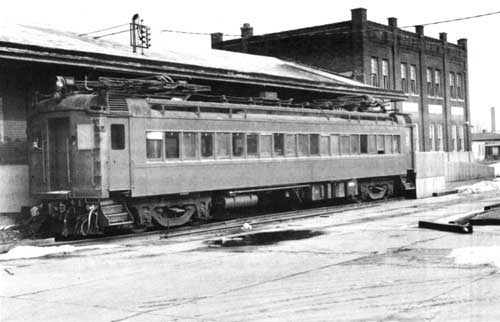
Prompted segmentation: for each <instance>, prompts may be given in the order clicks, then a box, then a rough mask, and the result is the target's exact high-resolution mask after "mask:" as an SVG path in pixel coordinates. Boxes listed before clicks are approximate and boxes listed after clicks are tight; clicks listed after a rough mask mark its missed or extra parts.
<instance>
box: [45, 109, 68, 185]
mask: <svg viewBox="0 0 500 322" xmlns="http://www.w3.org/2000/svg"><path fill="white" fill-rule="evenodd" d="M69 144H70V142H69V118H68V117H61V118H51V119H49V169H50V190H69V187H70V185H69V183H70V180H71V178H70V161H71V159H70V158H71V155H70V147H69Z"/></svg>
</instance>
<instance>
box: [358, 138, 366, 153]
mask: <svg viewBox="0 0 500 322" xmlns="http://www.w3.org/2000/svg"><path fill="white" fill-rule="evenodd" d="M359 139H360V146H359V147H360V152H361V154H367V153H368V135H366V134H361V135H360V136H359Z"/></svg>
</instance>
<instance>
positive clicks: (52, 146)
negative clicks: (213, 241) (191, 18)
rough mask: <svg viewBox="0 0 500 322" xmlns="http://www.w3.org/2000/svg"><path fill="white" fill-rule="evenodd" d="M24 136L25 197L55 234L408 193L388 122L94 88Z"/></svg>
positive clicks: (58, 102)
mask: <svg viewBox="0 0 500 322" xmlns="http://www.w3.org/2000/svg"><path fill="white" fill-rule="evenodd" d="M134 96H135V97H134ZM29 129H30V130H29V138H30V140H31V142H33V144H32V146H31V150H30V178H31V179H30V180H31V181H30V189H31V193H32V195H33V196H34V197H35V198H38V199H40V200H42V203H41V206H39V207H38V208H37V209H38V211H40V212H44V213H47V214H49V216H50V218H52V221H53V222H55V223H58V225H59V226H58V228H57V230H58V231H59V232H60V233H62V234H63V235H69V234H81V235H86V234H91V233H96V232H100V231H103V230H104V229H108V228H109V227H132V226H133V227H150V226H153V225H157V224H159V225H161V226H165V227H171V226H177V225H182V224H185V223H186V222H188V221H189V220H191V219H193V218H197V219H209V218H211V217H213V215H214V213H217V212H223V211H224V210H228V209H233V208H243V207H250V206H258V205H265V204H267V203H270V202H271V201H273V200H274V201H275V200H278V199H281V200H282V201H293V202H296V203H302V202H311V201H319V200H329V199H335V198H358V199H380V198H384V197H388V196H392V195H394V194H395V193H397V192H398V191H399V192H401V191H403V190H405V189H407V188H412V187H411V184H409V179H411V178H409V177H410V175H409V174H411V173H412V168H413V164H412V163H413V158H412V155H413V154H412V141H413V140H412V137H411V125H410V124H407V123H406V122H405V118H404V117H402V116H398V115H388V114H385V113H368V112H349V111H342V110H322V109H314V108H297V107H280V106H264V105H254V104H252V105H250V104H232V103H220V102H203V101H187V100H182V99H179V98H178V97H175V95H174V96H169V97H167V98H165V97H161V98H152V96H148V95H117V94H116V93H115V92H113V91H106V90H100V91H99V92H97V93H68V94H66V95H63V96H60V97H56V98H51V99H48V100H45V101H42V102H41V103H39V104H38V105H37V106H36V109H35V111H34V113H33V114H32V115H30V117H29Z"/></svg>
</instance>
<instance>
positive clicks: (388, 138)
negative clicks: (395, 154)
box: [384, 135, 392, 154]
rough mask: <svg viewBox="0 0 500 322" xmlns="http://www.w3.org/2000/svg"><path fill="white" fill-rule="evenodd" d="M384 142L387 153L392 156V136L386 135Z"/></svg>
mask: <svg viewBox="0 0 500 322" xmlns="http://www.w3.org/2000/svg"><path fill="white" fill-rule="evenodd" d="M384 141H385V153H387V154H391V153H392V135H386V136H385V140H384Z"/></svg>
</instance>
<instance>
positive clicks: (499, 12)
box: [400, 11, 500, 28]
mask: <svg viewBox="0 0 500 322" xmlns="http://www.w3.org/2000/svg"><path fill="white" fill-rule="evenodd" d="M497 14H500V11H494V12H488V13H483V14H480V15H474V16H468V17H462V18H455V19H448V20H441V21H435V22H428V23H423V24H418V25H411V26H404V27H400V28H411V27H416V26H430V25H438V24H442V23H448V22H455V21H462V20H469V19H475V18H481V17H486V16H492V15H497Z"/></svg>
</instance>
